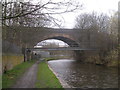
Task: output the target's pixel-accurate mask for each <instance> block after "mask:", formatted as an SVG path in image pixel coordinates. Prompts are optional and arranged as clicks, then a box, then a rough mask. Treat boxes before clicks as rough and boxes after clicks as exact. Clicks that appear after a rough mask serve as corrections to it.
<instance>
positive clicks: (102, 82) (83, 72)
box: [48, 59, 118, 88]
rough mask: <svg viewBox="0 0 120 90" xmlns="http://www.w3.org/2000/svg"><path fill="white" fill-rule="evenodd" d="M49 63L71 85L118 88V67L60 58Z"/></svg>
mask: <svg viewBox="0 0 120 90" xmlns="http://www.w3.org/2000/svg"><path fill="white" fill-rule="evenodd" d="M48 64H49V65H50V67H51V68H52V69H53V70H54V72H56V73H57V74H58V75H59V77H60V78H61V79H63V80H64V81H65V82H66V83H67V84H68V85H70V86H71V87H77V88H118V69H117V68H108V67H105V66H98V65H94V64H86V63H80V62H77V61H75V60H69V59H60V60H54V61H49V62H48Z"/></svg>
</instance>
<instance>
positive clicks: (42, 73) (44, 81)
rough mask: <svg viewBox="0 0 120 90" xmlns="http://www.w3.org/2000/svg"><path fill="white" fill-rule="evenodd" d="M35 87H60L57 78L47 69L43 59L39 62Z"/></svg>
mask: <svg viewBox="0 0 120 90" xmlns="http://www.w3.org/2000/svg"><path fill="white" fill-rule="evenodd" d="M36 87H37V88H62V86H61V84H60V82H59V80H58V79H57V78H56V76H55V75H54V74H53V72H52V71H51V70H50V69H49V67H48V65H47V63H46V62H45V61H43V62H40V64H39V66H38V74H37V82H36Z"/></svg>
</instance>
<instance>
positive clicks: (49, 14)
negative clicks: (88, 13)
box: [2, 0, 82, 26]
mask: <svg viewBox="0 0 120 90" xmlns="http://www.w3.org/2000/svg"><path fill="white" fill-rule="evenodd" d="M2 6H3V10H2V13H3V17H2V20H3V24H4V25H11V23H12V24H17V25H25V26H46V25H47V24H49V23H50V22H52V23H54V24H56V25H57V21H58V19H56V18H54V17H53V15H55V14H63V13H68V12H73V11H75V10H77V9H80V8H81V7H82V5H81V4H78V3H77V2H73V1H72V0H64V2H62V1H53V0H49V1H47V2H43V1H42V0H41V1H40V2H39V3H37V4H33V3H31V2H2ZM46 22H49V23H46Z"/></svg>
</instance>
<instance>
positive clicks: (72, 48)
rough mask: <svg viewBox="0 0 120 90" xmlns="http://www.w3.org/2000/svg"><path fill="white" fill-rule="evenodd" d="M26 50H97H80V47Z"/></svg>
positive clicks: (33, 49)
mask: <svg viewBox="0 0 120 90" xmlns="http://www.w3.org/2000/svg"><path fill="white" fill-rule="evenodd" d="M27 49H28V50H32V51H36V50H97V49H92V48H91V49H90V48H80V47H56V48H27Z"/></svg>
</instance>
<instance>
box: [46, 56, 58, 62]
mask: <svg viewBox="0 0 120 90" xmlns="http://www.w3.org/2000/svg"><path fill="white" fill-rule="evenodd" d="M56 59H59V58H55V57H49V58H45V59H44V60H45V61H50V60H56Z"/></svg>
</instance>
